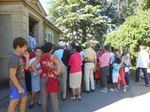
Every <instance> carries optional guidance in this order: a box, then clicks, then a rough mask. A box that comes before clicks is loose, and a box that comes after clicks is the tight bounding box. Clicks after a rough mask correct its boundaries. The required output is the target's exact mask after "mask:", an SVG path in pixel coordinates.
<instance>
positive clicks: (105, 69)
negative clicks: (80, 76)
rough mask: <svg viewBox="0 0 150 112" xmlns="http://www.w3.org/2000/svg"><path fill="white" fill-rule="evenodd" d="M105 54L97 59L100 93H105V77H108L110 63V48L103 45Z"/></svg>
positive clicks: (106, 88)
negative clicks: (99, 73) (100, 85)
mask: <svg viewBox="0 0 150 112" xmlns="http://www.w3.org/2000/svg"><path fill="white" fill-rule="evenodd" d="M104 50H105V53H104V54H102V56H101V57H99V65H100V71H101V83H102V90H101V92H104V93H107V90H108V87H107V77H108V76H109V62H110V53H109V52H110V46H109V45H105V47H104Z"/></svg>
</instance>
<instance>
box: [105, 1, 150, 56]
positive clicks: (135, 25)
mask: <svg viewBox="0 0 150 112" xmlns="http://www.w3.org/2000/svg"><path fill="white" fill-rule="evenodd" d="M147 4H149V2H148V0H141V2H140V4H139V6H138V11H137V12H136V14H135V15H133V16H130V17H128V18H127V19H126V21H125V22H124V23H123V25H121V26H120V28H119V29H118V30H117V31H115V32H112V33H110V34H108V35H107V38H106V43H110V44H111V45H112V46H114V47H115V48H122V47H123V46H128V47H129V48H130V51H131V53H132V54H133V55H134V56H136V53H137V48H138V45H139V44H144V45H150V9H149V6H150V5H147Z"/></svg>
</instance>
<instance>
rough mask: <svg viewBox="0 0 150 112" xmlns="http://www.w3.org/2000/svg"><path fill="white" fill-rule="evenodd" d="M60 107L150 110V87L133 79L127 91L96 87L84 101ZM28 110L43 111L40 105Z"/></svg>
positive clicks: (1, 110)
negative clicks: (104, 89) (101, 89)
mask: <svg viewBox="0 0 150 112" xmlns="http://www.w3.org/2000/svg"><path fill="white" fill-rule="evenodd" d="M8 102H9V101H8V98H5V99H3V101H0V112H6V108H7V106H8ZM60 108H61V112H131V111H132V112H150V87H145V86H144V82H143V81H141V82H139V83H135V82H133V81H132V82H131V84H130V87H129V88H128V91H127V92H126V93H123V92H122V90H120V91H119V92H118V93H117V92H111V91H109V92H108V93H107V94H105V93H100V90H99V89H96V91H95V92H94V93H89V94H88V93H82V101H71V100H70V98H68V99H67V100H66V101H61V102H60ZM27 112H41V110H40V106H38V105H36V106H35V107H34V108H33V109H32V110H30V109H27Z"/></svg>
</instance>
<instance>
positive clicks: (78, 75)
mask: <svg viewBox="0 0 150 112" xmlns="http://www.w3.org/2000/svg"><path fill="white" fill-rule="evenodd" d="M80 51H81V47H80V46H76V47H75V52H74V53H73V54H72V55H71V57H70V59H69V66H70V71H69V75H70V77H69V84H70V88H71V89H72V97H71V99H72V100H73V101H75V99H76V97H75V95H76V93H77V99H78V100H81V95H80V93H81V79H82V69H81V65H82V57H81V55H80Z"/></svg>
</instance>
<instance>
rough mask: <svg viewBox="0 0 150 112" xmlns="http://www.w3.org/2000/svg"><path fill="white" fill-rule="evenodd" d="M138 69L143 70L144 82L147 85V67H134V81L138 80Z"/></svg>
mask: <svg viewBox="0 0 150 112" xmlns="http://www.w3.org/2000/svg"><path fill="white" fill-rule="evenodd" d="M140 69H141V70H142V72H143V75H144V80H145V84H146V85H148V84H149V80H148V74H147V68H137V69H136V76H135V78H136V79H135V80H136V82H138V81H139V74H140Z"/></svg>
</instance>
